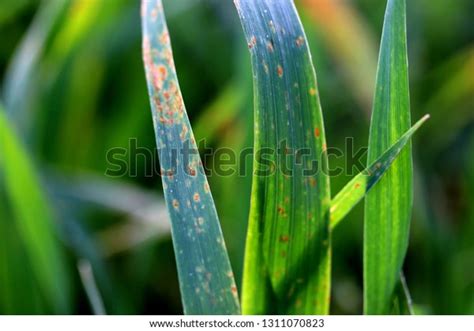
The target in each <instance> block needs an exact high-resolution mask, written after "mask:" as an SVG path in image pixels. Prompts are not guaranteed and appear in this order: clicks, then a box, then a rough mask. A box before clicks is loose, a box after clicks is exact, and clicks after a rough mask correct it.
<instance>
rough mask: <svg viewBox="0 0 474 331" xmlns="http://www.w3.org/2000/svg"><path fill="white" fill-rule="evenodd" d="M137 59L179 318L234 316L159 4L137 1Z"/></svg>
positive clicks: (220, 243) (225, 264) (222, 252)
mask: <svg viewBox="0 0 474 331" xmlns="http://www.w3.org/2000/svg"><path fill="white" fill-rule="evenodd" d="M142 29H143V58H144V64H145V71H146V77H147V83H148V92H149V96H150V104H151V109H152V115H153V123H154V127H155V134H156V142H157V148H158V153H159V159H160V166H161V173H162V181H163V188H164V194H165V199H166V203H167V206H168V211H169V214H170V218H171V229H172V237H173V246H174V250H175V256H176V262H177V267H178V276H179V283H180V290H181V298H182V303H183V307H184V312H185V314H239V312H240V308H239V303H238V297H237V288H236V286H235V282H234V277H233V273H232V269H231V266H230V262H229V258H228V256H227V250H226V247H225V243H224V238H223V236H222V232H221V228H220V225H219V220H218V217H217V212H216V209H215V206H214V201H213V198H212V195H211V192H210V190H209V185H208V182H207V178H206V176H205V173H204V169H203V167H202V163H201V160H200V157H199V154H198V153H197V147H196V143H195V140H194V136H193V134H192V130H191V126H190V124H189V120H188V116H187V114H186V110H185V107H184V103H183V99H182V95H181V92H180V89H179V84H178V79H177V75H176V70H175V67H174V63H173V55H172V50H171V44H170V41H169V33H168V29H167V26H166V21H165V16H164V12H163V6H162V2H161V1H147V0H143V1H142Z"/></svg>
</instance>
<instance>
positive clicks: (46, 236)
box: [0, 106, 70, 313]
mask: <svg viewBox="0 0 474 331" xmlns="http://www.w3.org/2000/svg"><path fill="white" fill-rule="evenodd" d="M0 171H1V177H3V183H2V184H4V185H5V191H6V194H7V196H8V200H9V203H10V205H11V208H12V213H13V216H14V222H15V225H16V229H17V231H18V233H19V236H20V238H21V239H22V242H23V245H24V247H25V251H26V254H27V256H28V262H27V263H30V264H31V266H32V270H33V273H34V276H35V277H36V279H37V282H38V285H39V287H40V292H41V293H42V296H43V297H44V299H45V300H46V301H47V302H48V303H49V306H50V307H51V308H52V309H53V310H54V312H56V313H67V312H68V311H69V307H70V292H69V282H68V275H67V269H66V265H65V260H64V256H63V255H62V251H61V248H60V245H59V243H58V240H57V237H56V233H55V232H56V229H55V226H54V223H53V216H52V213H51V211H50V209H49V207H48V202H47V201H46V199H45V197H44V195H43V192H42V190H41V188H40V183H39V180H38V178H37V176H36V174H35V171H34V169H33V166H32V165H31V163H30V160H29V159H28V156H27V155H26V153H25V151H24V149H23V147H22V146H21V144H20V143H19V141H18V140H17V138H16V136H15V133H14V131H13V130H12V128H11V127H10V125H9V123H8V121H7V118H6V114H5V111H4V109H3V108H2V107H1V106H0Z"/></svg>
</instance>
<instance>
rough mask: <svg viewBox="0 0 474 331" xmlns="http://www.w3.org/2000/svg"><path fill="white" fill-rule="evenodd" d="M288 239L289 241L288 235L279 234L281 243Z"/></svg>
mask: <svg viewBox="0 0 474 331" xmlns="http://www.w3.org/2000/svg"><path fill="white" fill-rule="evenodd" d="M288 241H290V237H289V236H287V235H281V236H280V242H282V243H287V242H288Z"/></svg>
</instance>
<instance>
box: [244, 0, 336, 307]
mask: <svg viewBox="0 0 474 331" xmlns="http://www.w3.org/2000/svg"><path fill="white" fill-rule="evenodd" d="M235 5H236V7H237V10H238V13H239V16H240V20H241V23H242V26H243V29H244V32H245V36H246V39H247V43H248V47H249V49H250V53H251V60H252V68H253V74H254V93H255V97H254V98H255V113H254V114H255V116H254V118H255V127H254V131H255V141H254V153H255V154H254V155H255V156H254V177H253V183H252V198H251V211H250V218H249V227H248V235H247V243H246V245H247V247H246V253H245V266H244V278H243V297H242V307H243V308H242V309H243V313H245V314H269V313H283V314H327V313H328V310H329V289H330V269H329V268H330V238H329V219H328V218H329V203H330V191H329V178H328V177H327V175H326V173H325V171H321V170H323V169H326V168H325V167H327V154H326V153H325V151H326V142H325V134H324V127H323V118H322V113H321V106H320V102H319V96H318V90H317V83H316V75H315V71H314V68H313V65H312V61H311V56H310V53H309V49H308V45H307V41H306V37H305V34H304V31H303V28H302V26H301V23H300V19H299V17H298V14H297V12H296V9H295V7H294V4H293V1H290V0H281V1H274V0H262V1H254V0H236V1H235ZM303 151H304V153H303ZM312 161H317V166H318V167H319V170H320V171H315V170H316V169H315V165H314V163H311V162H312Z"/></svg>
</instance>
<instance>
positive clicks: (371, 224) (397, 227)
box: [364, 0, 413, 314]
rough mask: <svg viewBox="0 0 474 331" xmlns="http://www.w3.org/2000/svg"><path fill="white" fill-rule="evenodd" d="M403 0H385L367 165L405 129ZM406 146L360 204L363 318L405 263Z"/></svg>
mask: <svg viewBox="0 0 474 331" xmlns="http://www.w3.org/2000/svg"><path fill="white" fill-rule="evenodd" d="M405 7H406V4H405V0H388V3H387V9H386V13H385V21H384V27H383V33H382V42H381V45H380V54H379V64H378V69H377V79H376V89H375V90H376V91H375V98H374V108H373V113H372V119H371V126H370V136H369V150H368V161H367V162H368V164H372V162H374V161H375V160H376V159H377V158H378V157H379V156H380V155H382V153H383V152H384V151H385V150H386V149H387V148H389V147H390V146H391V145H392V144H394V143H395V142H396V141H397V140H398V139H399V138H400V137H401V136H402V135H403V133H404V132H405V131H406V130H408V128H409V127H410V105H409V91H408V59H407V44H406V13H405V11H406V8H405ZM412 172H413V170H412V158H411V145H410V144H409V145H408V146H407V147H406V148H405V149H404V150H403V151H402V152H401V153H400V155H399V157H398V159H397V160H396V161H395V162H394V163H393V164H392V166H391V167H390V169H389V170H388V171H387V173H386V174H385V176H384V177H383V178H382V179H381V180H380V183H379V184H378V185H377V186H376V187H374V188H373V190H372V191H371V192H369V193H368V194H367V197H366V199H365V225H364V313H365V314H383V313H387V311H388V309H389V308H390V304H391V298H392V295H393V293H394V289H395V285H396V283H397V281H398V278H399V274H400V271H401V268H402V264H403V260H404V258H405V254H406V250H407V246H408V236H409V228H410V218H411V208H412V196H413V192H412V188H413V183H412V176H413V174H412Z"/></svg>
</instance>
